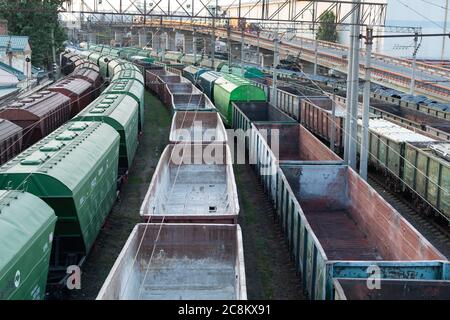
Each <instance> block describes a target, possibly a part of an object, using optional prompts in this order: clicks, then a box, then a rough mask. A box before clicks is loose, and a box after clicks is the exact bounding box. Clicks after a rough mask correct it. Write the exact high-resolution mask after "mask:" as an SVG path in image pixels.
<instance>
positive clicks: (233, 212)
mask: <svg viewBox="0 0 450 320" xmlns="http://www.w3.org/2000/svg"><path fill="white" fill-rule="evenodd" d="M238 213H239V201H238V197H237V188H236V182H235V178H234V172H233V167H232V160H231V154H230V149H229V147H228V146H227V145H225V144H214V143H209V144H176V145H168V146H167V147H166V149H165V150H164V152H163V153H162V155H161V158H160V160H159V162H158V166H157V168H156V170H155V173H154V175H153V177H152V181H151V182H150V187H149V189H148V191H147V194H146V196H145V199H144V201H143V203H142V206H141V209H140V215H141V217H142V218H143V219H144V220H145V221H149V222H161V221H163V222H191V223H236V222H237V217H238Z"/></svg>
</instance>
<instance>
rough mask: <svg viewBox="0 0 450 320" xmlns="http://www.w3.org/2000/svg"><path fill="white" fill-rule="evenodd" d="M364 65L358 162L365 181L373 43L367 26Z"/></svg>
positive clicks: (370, 30) (371, 34) (371, 30)
mask: <svg viewBox="0 0 450 320" xmlns="http://www.w3.org/2000/svg"><path fill="white" fill-rule="evenodd" d="M365 39H366V65H365V77H364V80H365V82H364V93H363V115H362V130H361V134H362V137H361V156H360V162H359V174H360V175H361V178H363V179H364V180H366V181H367V165H368V159H369V108H370V106H369V105H370V81H371V80H370V78H371V72H372V70H371V63H372V45H373V29H372V28H371V27H367V30H366V37H365Z"/></svg>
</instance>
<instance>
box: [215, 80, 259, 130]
mask: <svg viewBox="0 0 450 320" xmlns="http://www.w3.org/2000/svg"><path fill="white" fill-rule="evenodd" d="M266 99H267V98H266V94H265V93H264V91H263V90H262V89H261V88H258V87H256V86H254V85H252V84H251V83H250V82H249V81H247V80H244V79H242V78H239V77H237V76H235V75H224V76H223V77H222V78H219V79H217V80H216V81H215V82H214V104H215V105H216V107H217V109H218V110H219V112H220V114H221V116H222V118H223V119H224V122H225V124H229V125H231V123H232V121H233V119H232V103H233V102H258V101H261V102H265V101H266Z"/></svg>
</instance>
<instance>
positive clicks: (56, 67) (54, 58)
mask: <svg viewBox="0 0 450 320" xmlns="http://www.w3.org/2000/svg"><path fill="white" fill-rule="evenodd" d="M50 37H51V39H52V54H53V66H54V69H55V70H54V71H53V72H54V76H55V79H58V78H59V74H58V73H59V72H58V64H57V63H56V48H55V30H54V28H52V30H51V31H50Z"/></svg>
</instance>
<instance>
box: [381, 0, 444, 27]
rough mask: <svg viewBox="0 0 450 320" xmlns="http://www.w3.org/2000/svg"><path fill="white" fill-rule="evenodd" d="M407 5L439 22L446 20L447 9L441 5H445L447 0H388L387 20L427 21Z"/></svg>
mask: <svg viewBox="0 0 450 320" xmlns="http://www.w3.org/2000/svg"><path fill="white" fill-rule="evenodd" d="M402 3H403V4H402ZM433 4H435V5H436V6H435V5H433ZM405 5H407V6H409V7H410V8H412V9H414V10H415V11H417V12H419V13H420V14H422V15H423V16H425V17H427V18H428V19H430V20H433V21H435V22H438V23H439V24H441V22H442V21H444V13H445V11H444V8H440V7H445V0H388V10H387V20H388V21H389V20H401V21H405V20H406V21H408V20H417V23H420V22H421V21H426V20H425V18H424V17H422V16H420V15H419V14H417V13H416V12H414V11H413V10H412V9H410V8H408V7H406V6H405ZM438 6H440V7H438Z"/></svg>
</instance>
